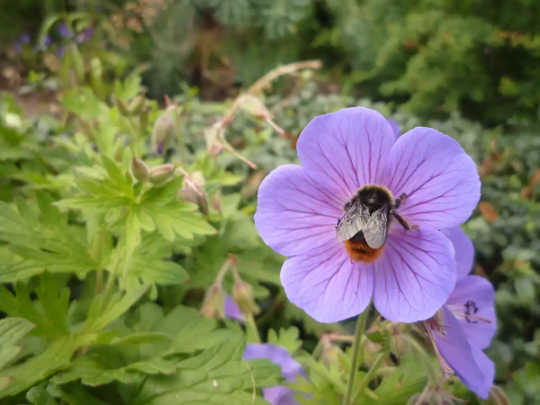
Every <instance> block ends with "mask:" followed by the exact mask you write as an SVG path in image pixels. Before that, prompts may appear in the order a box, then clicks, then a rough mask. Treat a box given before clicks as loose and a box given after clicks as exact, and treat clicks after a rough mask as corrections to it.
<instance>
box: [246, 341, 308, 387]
mask: <svg viewBox="0 0 540 405" xmlns="http://www.w3.org/2000/svg"><path fill="white" fill-rule="evenodd" d="M243 358H244V359H269V360H270V361H271V362H272V363H274V364H277V365H278V366H281V374H282V375H283V377H284V378H285V379H286V380H287V381H291V380H294V379H295V378H296V376H298V375H302V374H304V371H303V369H302V365H301V364H300V363H298V362H297V361H296V360H295V359H293V357H292V356H291V354H290V353H289V352H288V351H287V349H285V348H284V347H281V346H278V345H273V344H270V343H249V344H248V345H246V349H245V351H244V355H243Z"/></svg>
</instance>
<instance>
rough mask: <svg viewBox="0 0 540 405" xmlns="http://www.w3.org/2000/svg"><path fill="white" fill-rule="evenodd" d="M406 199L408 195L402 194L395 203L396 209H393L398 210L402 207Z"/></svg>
mask: <svg viewBox="0 0 540 405" xmlns="http://www.w3.org/2000/svg"><path fill="white" fill-rule="evenodd" d="M406 198H407V194H405V193H402V194H401V195H400V196H399V197H398V198H396V201H394V207H393V208H394V209H396V210H397V209H398V208H399V206H400V205H401V203H402V202H403V201H405V199H406Z"/></svg>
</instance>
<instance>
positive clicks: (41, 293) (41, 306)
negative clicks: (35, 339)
mask: <svg viewBox="0 0 540 405" xmlns="http://www.w3.org/2000/svg"><path fill="white" fill-rule="evenodd" d="M31 292H32V289H31V288H30V287H29V286H28V285H27V284H20V283H19V284H16V285H15V292H14V293H11V292H10V291H9V290H8V289H7V288H5V287H3V286H0V309H1V310H2V311H4V312H5V313H6V314H8V315H9V316H14V317H21V318H24V319H26V320H28V321H30V322H32V323H33V324H34V325H35V330H34V333H35V334H37V335H39V336H43V337H46V338H49V339H53V338H56V337H59V336H62V335H64V334H66V333H67V311H68V306H69V289H67V288H66V287H65V280H62V278H59V277H56V276H52V275H50V274H44V275H42V276H41V277H40V280H39V285H38V287H37V288H36V289H35V290H34V292H35V294H36V296H37V300H35V301H33V300H32V299H31V298H30V295H31Z"/></svg>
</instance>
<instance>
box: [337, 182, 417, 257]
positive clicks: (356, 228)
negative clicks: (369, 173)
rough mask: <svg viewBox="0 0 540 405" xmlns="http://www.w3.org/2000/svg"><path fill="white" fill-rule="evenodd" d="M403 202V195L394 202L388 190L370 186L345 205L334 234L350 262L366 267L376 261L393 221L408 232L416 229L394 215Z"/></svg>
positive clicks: (399, 216)
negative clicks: (341, 242)
mask: <svg viewBox="0 0 540 405" xmlns="http://www.w3.org/2000/svg"><path fill="white" fill-rule="evenodd" d="M406 198H407V196H406V194H401V195H400V196H399V197H398V198H397V199H396V200H394V197H393V195H392V193H391V192H390V190H388V189H387V188H385V187H381V186H373V185H370V186H364V187H362V188H361V189H360V190H358V192H357V193H356V195H355V196H354V197H353V198H352V199H351V200H350V201H349V202H348V203H346V204H345V206H344V208H343V209H344V215H343V216H342V217H341V218H340V219H339V220H338V222H337V226H336V233H337V236H338V238H339V239H341V240H342V241H343V242H344V243H345V249H346V250H347V253H348V254H349V256H350V257H351V259H353V260H355V261H362V262H367V263H370V262H372V261H373V260H375V259H377V258H378V257H379V256H380V255H381V253H382V250H383V247H384V244H385V242H386V238H387V235H388V228H389V227H390V223H391V221H392V219H393V218H395V219H397V221H398V222H399V223H400V224H401V226H403V227H404V228H405V229H407V230H411V229H416V228H417V227H416V226H415V225H410V224H409V223H408V222H407V221H406V220H405V219H404V218H403V217H402V216H401V215H399V214H398V213H397V212H396V210H397V209H398V208H399V206H400V204H401V203H402V202H403V201H404V200H405V199H406Z"/></svg>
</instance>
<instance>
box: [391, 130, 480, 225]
mask: <svg viewBox="0 0 540 405" xmlns="http://www.w3.org/2000/svg"><path fill="white" fill-rule="evenodd" d="M385 182H386V184H385V185H386V186H387V187H388V188H389V189H390V190H391V191H392V192H393V193H394V196H396V197H398V196H400V195H401V194H403V193H404V194H406V195H407V198H406V200H405V202H404V203H403V204H402V205H401V207H400V208H399V213H400V214H401V215H402V216H404V217H405V218H406V219H407V220H408V221H409V222H410V223H411V224H415V225H418V226H423V225H425V226H431V227H434V228H437V229H442V228H450V227H452V226H455V225H459V224H460V223H462V222H464V221H465V220H466V219H467V218H468V217H469V216H470V215H471V212H472V210H473V209H474V207H476V204H477V203H478V200H479V198H480V180H479V178H478V172H477V170H476V165H475V163H474V162H473V160H472V159H471V158H470V157H469V156H468V155H467V154H466V153H465V152H464V151H463V149H462V148H461V146H459V144H458V143H457V142H456V141H455V140H454V139H452V138H450V137H449V136H446V135H444V134H442V133H441V132H439V131H436V130H434V129H431V128H423V127H419V128H414V129H412V130H410V131H408V132H407V133H405V134H403V135H401V136H400V137H399V138H398V139H397V141H396V143H395V144H394V146H393V147H392V150H391V152H390V156H389V158H388V163H387V166H386V170H385Z"/></svg>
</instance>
